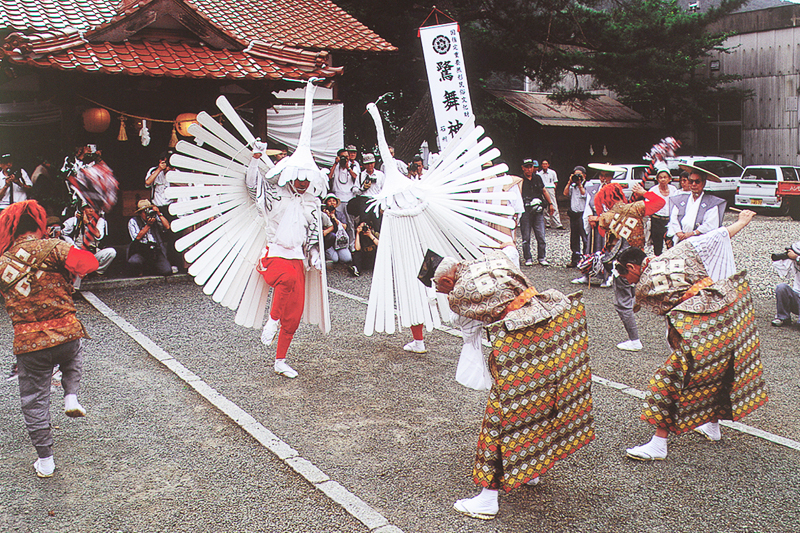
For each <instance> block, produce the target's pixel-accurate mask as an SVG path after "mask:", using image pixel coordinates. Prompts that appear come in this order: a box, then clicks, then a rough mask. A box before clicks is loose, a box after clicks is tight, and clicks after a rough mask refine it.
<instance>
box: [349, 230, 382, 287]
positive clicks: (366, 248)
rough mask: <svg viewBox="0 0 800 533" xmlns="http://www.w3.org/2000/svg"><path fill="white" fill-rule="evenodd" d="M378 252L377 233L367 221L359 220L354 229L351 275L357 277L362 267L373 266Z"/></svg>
mask: <svg viewBox="0 0 800 533" xmlns="http://www.w3.org/2000/svg"><path fill="white" fill-rule="evenodd" d="M377 253H378V234H377V233H376V232H375V231H374V230H373V228H372V224H370V223H369V222H361V223H360V224H359V225H358V229H357V230H356V242H355V250H353V266H352V271H353V275H354V276H356V277H358V276H360V275H361V271H362V270H364V268H370V269H371V268H373V267H374V266H375V256H376V255H377Z"/></svg>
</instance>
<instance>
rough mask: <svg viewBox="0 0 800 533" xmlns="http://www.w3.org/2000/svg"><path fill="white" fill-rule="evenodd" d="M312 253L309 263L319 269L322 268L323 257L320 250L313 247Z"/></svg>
mask: <svg viewBox="0 0 800 533" xmlns="http://www.w3.org/2000/svg"><path fill="white" fill-rule="evenodd" d="M310 255H311V258H310V261H309V263H311V266H312V267H314V268H316V269H317V270H322V257H321V256H320V255H319V250H318V249H317V248H312V249H311V254H310Z"/></svg>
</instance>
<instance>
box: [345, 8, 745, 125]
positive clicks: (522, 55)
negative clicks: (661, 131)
mask: <svg viewBox="0 0 800 533" xmlns="http://www.w3.org/2000/svg"><path fill="white" fill-rule="evenodd" d="M746 1H747V0H720V2H719V3H718V6H717V7H715V8H713V9H710V10H708V11H706V12H704V13H691V12H688V11H685V10H683V9H682V8H680V7H679V6H678V3H677V0H583V1H580V2H577V1H574V0H460V1H459V0H452V1H449V2H447V1H445V2H437V7H438V8H439V9H441V10H442V11H444V12H446V13H448V14H450V15H451V16H452V17H453V18H454V19H456V20H458V21H459V23H460V25H461V30H462V44H463V46H464V56H465V60H466V61H465V64H466V69H467V74H468V77H469V79H470V88H471V93H472V96H473V99H474V100H478V101H483V103H486V104H487V105H482V106H477V105H476V106H474V107H475V109H476V112H477V113H478V118H479V121H480V122H481V124H484V123H488V124H492V123H497V124H503V123H505V124H507V125H509V126H511V127H512V129H513V128H514V127H516V125H515V121H513V120H510V119H509V116H508V113H507V111H505V110H503V109H501V107H499V106H492V105H489V104H488V101H486V100H485V98H486V97H485V95H484V94H482V90H481V89H482V88H483V87H486V86H487V85H488V84H490V83H491V82H490V80H492V79H496V74H497V73H505V74H509V75H515V74H516V75H520V74H524V75H526V76H528V77H529V78H531V79H533V80H535V81H536V82H537V83H538V85H539V87H541V88H543V89H546V90H551V91H553V92H554V93H555V94H556V95H557V97H558V98H560V99H561V100H565V99H571V98H584V97H586V92H585V91H584V90H582V89H580V88H578V89H575V88H574V87H573V86H570V87H568V88H567V87H565V86H564V83H563V82H564V80H565V79H569V78H570V77H578V76H583V75H587V76H590V77H591V79H592V80H593V83H594V85H593V86H592V87H590V89H592V88H607V89H611V90H613V91H614V92H615V93H616V94H617V95H618V96H619V98H620V100H621V101H622V102H624V103H625V104H627V105H629V106H631V107H633V108H634V109H636V110H637V111H639V112H641V113H642V114H644V115H645V116H646V117H648V118H650V119H655V120H658V121H659V122H661V123H662V124H663V125H664V127H665V128H667V129H669V128H671V127H672V126H673V125H674V124H675V123H676V122H677V123H683V122H686V121H695V122H698V121H702V120H704V119H705V118H707V116H708V115H709V112H710V106H712V105H713V104H714V103H715V102H716V101H718V100H719V99H721V98H741V97H743V96H745V95H744V94H743V93H741V92H738V91H736V90H734V89H732V88H730V85H729V82H730V81H732V80H733V78H731V77H730V76H715V77H711V76H708V75H706V73H705V72H701V68H700V67H702V66H703V65H704V61H705V60H706V58H707V56H708V55H709V54H710V53H711V52H714V51H720V52H724V51H725V50H724V48H723V43H724V40H725V38H726V37H727V35H725V34H722V33H713V32H709V31H708V27H709V25H711V24H713V23H714V22H716V21H718V20H719V19H720V18H722V17H723V16H725V15H727V14H729V13H731V12H732V11H734V10H736V9H737V8H739V7H740V6H742V5H743V4H744V3H745V2H746ZM338 4H339V5H340V6H341V7H342V8H344V9H345V10H346V11H348V12H349V13H351V14H353V15H354V16H355V17H356V18H358V19H359V20H360V21H362V22H363V23H365V24H366V25H367V26H369V27H370V28H371V29H373V30H375V31H376V32H377V33H378V34H380V35H381V36H382V37H384V38H386V39H387V40H389V41H390V42H392V43H393V44H394V45H395V46H397V47H398V48H399V51H398V52H397V53H396V54H394V55H393V56H392V57H391V58H386V57H381V58H371V59H367V60H366V61H364V60H363V58H359V57H355V56H352V57H349V58H348V62H345V63H344V64H345V66H346V72H347V74H346V76H345V80H343V81H344V84H343V85H344V86H345V92H346V93H347V95H348V96H349V97H353V98H354V99H356V101H358V103H359V104H361V103H363V104H366V103H367V102H369V101H373V100H374V99H375V98H376V97H377V96H379V95H381V94H383V93H385V92H387V91H391V92H392V96H393V98H392V100H391V102H388V105H384V106H381V107H382V108H386V109H387V113H388V114H389V115H390V117H391V120H393V121H395V122H394V126H395V127H398V126H401V125H402V124H403V123H404V120H405V119H407V118H408V117H409V116H410V115H411V113H413V111H414V109H415V108H416V106H417V104H418V103H419V101H420V100H421V98H422V95H424V93H425V91H427V80H426V75H425V69H424V65H423V62H422V50H421V47H420V44H419V40H418V38H417V31H416V30H417V27H418V26H419V25H421V24H422V21H423V20H424V19H425V17H426V16H427V15H428V14H429V13H430V7H428V6H421V5H420V4H415V3H407V2H403V1H401V0H342V1H339V2H338ZM351 62H352V63H351ZM365 66H366V68H364V67H365ZM354 73H355V75H354ZM575 79H577V78H575ZM504 88H509V87H504ZM516 88H521V87H516ZM362 109H363V108H362ZM487 129H490V128H488V127H487ZM351 133H352V134H353V135H355V132H348V135H350V134H351ZM490 133H492V132H491V131H490ZM359 135H360V134H359ZM494 135H496V133H495V134H494ZM512 136H513V132H512Z"/></svg>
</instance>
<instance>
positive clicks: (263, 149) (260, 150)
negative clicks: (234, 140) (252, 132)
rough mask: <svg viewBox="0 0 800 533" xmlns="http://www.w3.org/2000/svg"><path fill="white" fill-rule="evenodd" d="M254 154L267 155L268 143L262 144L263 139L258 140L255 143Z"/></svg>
mask: <svg viewBox="0 0 800 533" xmlns="http://www.w3.org/2000/svg"><path fill="white" fill-rule="evenodd" d="M253 153H254V154H265V153H267V143H265V142H261V139H256V140H255V141H254V142H253Z"/></svg>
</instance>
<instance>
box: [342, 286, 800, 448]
mask: <svg viewBox="0 0 800 533" xmlns="http://www.w3.org/2000/svg"><path fill="white" fill-rule="evenodd" d="M328 291H329V292H331V293H333V294H336V295H339V296H343V297H344V298H349V299H350V300H354V301H356V302H359V303H362V304H365V305H366V304H368V303H369V302H368V300H365V299H364V298H361V297H360V296H356V295H354V294H350V293H347V292H344V291H340V290H338V289H332V288H330V287H328ZM436 329H438V330H439V331H442V332H444V333H447V334H449V335H453V336H454V337H461V332H460V331H458V330H457V329H454V328H451V327H449V326H445V325H444V324H442V326H440V327H438V328H436ZM483 345H484V346H487V347H488V346H490V344H489V343H488V342H487V341H486V340H484V341H483ZM592 381H593V382H595V383H597V384H598V385H603V386H604V387H609V388H612V389H616V390H618V391H620V392H621V393H623V394H627V395H628V396H633V397H634V398H639V399H640V400H643V399H645V398H646V397H647V392H645V391H642V390H639V389H635V388H633V387H630V386H628V385H626V384H624V383H617V382H616V381H611V380H610V379H606V378H602V377H600V376H597V375H594V374H592ZM719 423H720V424H721V425H723V426H725V427H729V428H731V429H733V430H736V431H740V432H742V433H747V434H748V435H752V436H754V437H758V438H760V439H764V440H766V441H769V442H772V443H774V444H780V445H781V446H786V447H787V448H791V449H792V450H798V451H800V442H798V441H796V440H792V439H790V438H787V437H782V436H780V435H776V434H774V433H770V432H769V431H764V430H762V429H758V428H754V427H752V426H748V425H747V424H742V423H741V422H732V421H730V420H720V421H719Z"/></svg>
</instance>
